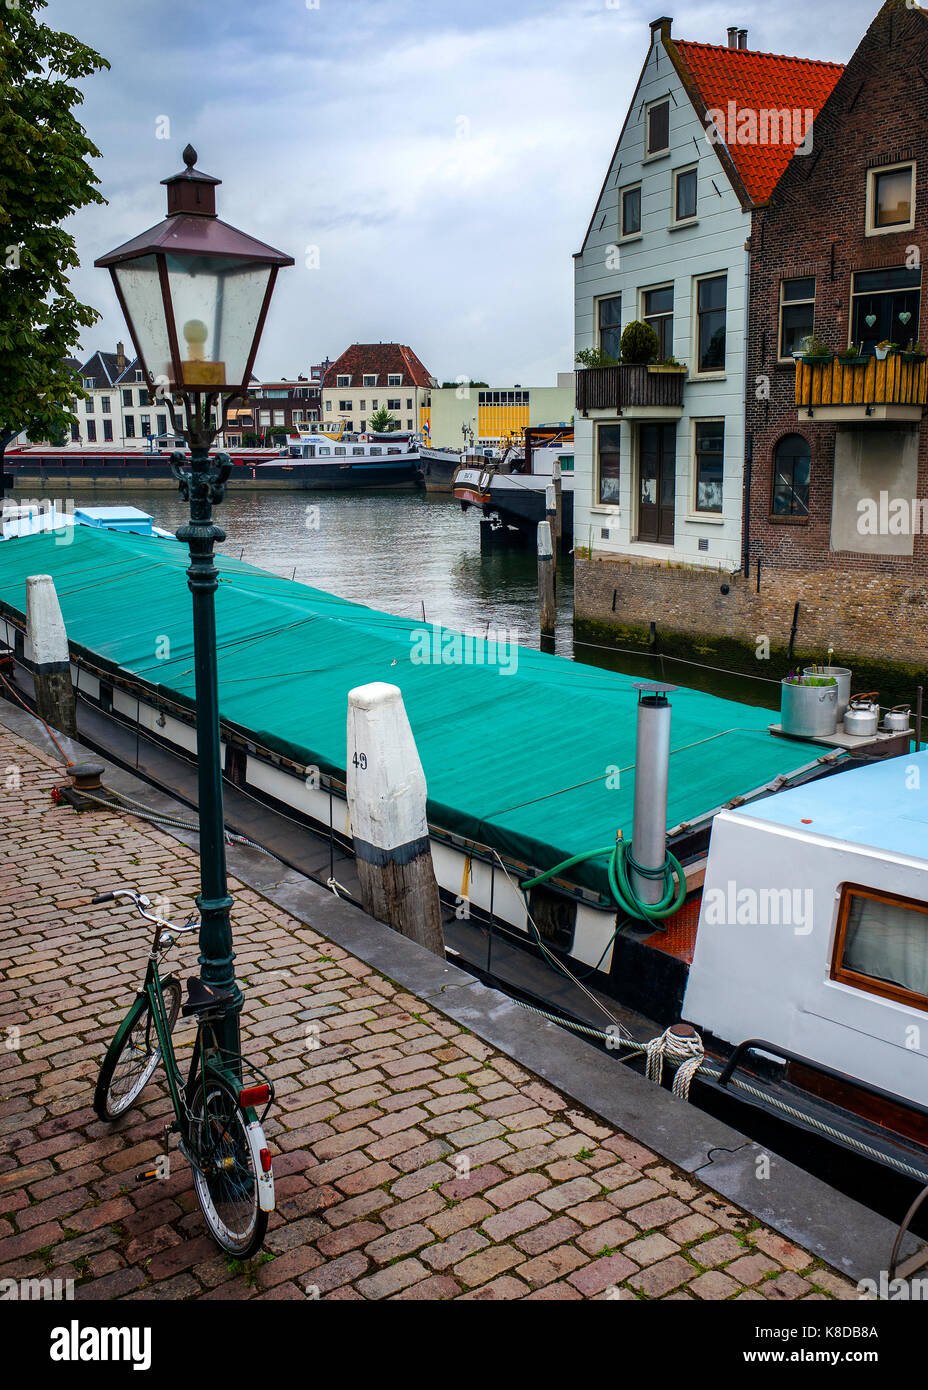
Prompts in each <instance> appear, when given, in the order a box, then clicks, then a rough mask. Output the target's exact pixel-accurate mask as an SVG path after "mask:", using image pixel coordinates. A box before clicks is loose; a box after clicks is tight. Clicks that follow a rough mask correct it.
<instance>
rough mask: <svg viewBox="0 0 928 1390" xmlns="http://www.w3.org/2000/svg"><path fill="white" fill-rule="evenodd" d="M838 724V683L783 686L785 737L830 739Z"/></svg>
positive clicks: (781, 710)
mask: <svg viewBox="0 0 928 1390" xmlns="http://www.w3.org/2000/svg"><path fill="white" fill-rule="evenodd" d="M837 723H838V683H837V681H836V680H832V681H831V684H830V685H794V684H793V683H792V682H791V681H781V683H780V725H781V728H782V729H783V732H784V734H794V735H796V736H797V737H799V738H821V737H823V736H825V737H827V736H829V735H831V734H833V733H834V732H835V729H836V728H837Z"/></svg>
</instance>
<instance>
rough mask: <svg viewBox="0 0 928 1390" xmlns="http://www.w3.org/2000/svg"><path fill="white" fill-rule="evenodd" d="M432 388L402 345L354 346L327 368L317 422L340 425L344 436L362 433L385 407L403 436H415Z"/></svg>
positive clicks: (426, 373)
mask: <svg viewBox="0 0 928 1390" xmlns="http://www.w3.org/2000/svg"><path fill="white" fill-rule="evenodd" d="M436 384H437V383H436V381H435V378H434V377H433V376H432V375H431V373H430V372H429V371H428V369H427V368H426V367H425V366H423V364H422V362H420V360H419V358H418V357H417V356H416V354H415V353H414V352H413V350H412V348H410V347H406V346H405V345H404V344H403V343H354V344H353V345H352V346H351V347H350V348H347V349H346V350H345V352H343V353H342V355H341V357H339V358H337V359H336V360H335V361H334V362H332V363H330V364H329V366H328V368H327V369H326V372H325V376H324V379H323V384H322V419H323V422H324V423H325V424H333V423H335V422H338V421H343V422H344V424H345V428H346V430H349V431H354V432H357V433H360V434H364V433H366V432H367V430H368V428H369V424H370V419H371V417H372V416H373V415H375V414H376V412H377V411H378V410H381V409H383V408H384V407H386V409H387V410H389V411H390V413H391V414H392V416H393V418H394V419H395V420H396V422H397V428H398V429H400V430H403V431H404V432H407V433H415V432H418V431H419V430H420V429H421V428H422V425H423V423H424V419H425V418H426V417H424V416H423V411H424V410H425V409H427V405H428V399H429V395H430V392H431V390H432V388H433V386H435V385H436Z"/></svg>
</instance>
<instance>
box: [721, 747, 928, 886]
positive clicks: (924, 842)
mask: <svg viewBox="0 0 928 1390" xmlns="http://www.w3.org/2000/svg"><path fill="white" fill-rule="evenodd" d="M732 814H735V815H745V816H749V817H750V818H751V819H752V820H759V821H766V822H767V823H768V824H770V825H782V826H787V827H789V828H790V829H794V830H798V831H800V832H803V833H804V832H808V833H809V834H813V835H827V836H829V837H830V838H831V839H834V840H843V841H844V842H845V843H850V844H855V845H866V846H868V847H869V848H872V849H882V850H890V851H891V852H893V853H895V854H905V855H909V856H911V857H912V858H914V859H925V860H928V750H926V751H924V752H922V753H911V754H908V755H904V756H902V757H898V758H884V759H882V760H881V761H880V762H876V763H870V764H869V766H867V767H856V768H852V769H851V770H850V771H848V772H840V773H837V774H836V775H835V776H833V777H822V778H820V779H819V780H818V781H816V782H808V783H806V784H805V785H804V786H800V787H790V788H789V789H788V790H786V791H782V792H776V793H775V794H774V795H773V796H768V797H765V798H764V800H762V801H755V802H752V803H751V804H750V806H745V807H743V808H742V810H741V811H740V812H734V813H732Z"/></svg>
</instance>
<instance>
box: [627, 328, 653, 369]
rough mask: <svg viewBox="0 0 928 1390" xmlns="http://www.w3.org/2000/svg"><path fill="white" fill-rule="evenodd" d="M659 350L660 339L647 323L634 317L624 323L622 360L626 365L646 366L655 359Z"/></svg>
mask: <svg viewBox="0 0 928 1390" xmlns="http://www.w3.org/2000/svg"><path fill="white" fill-rule="evenodd" d="M660 350H661V344H660V339H659V338H658V336H657V334H656V333H655V332H654V329H653V328H652V327H651V325H650V324H649V323H642V322H641V321H640V320H639V319H635V320H633V322H632V323H629V324H626V326H625V331H624V332H623V334H622V361H623V363H624V364H625V365H626V366H630V367H644V366H647V364H648V363H649V362H653V361H654V360H655V358H656V357H657V354H658V353H659V352H660Z"/></svg>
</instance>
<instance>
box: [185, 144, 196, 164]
mask: <svg viewBox="0 0 928 1390" xmlns="http://www.w3.org/2000/svg"><path fill="white" fill-rule="evenodd" d="M182 157H183V161H184V163H185V164H186V166H187V168H188V169H192V168H193V166H194V165H195V164H196V162H197V152H196V150H195V149H194V148H193V146H192V145H188V146H187V148H186V149H185V150H184V153H183V156H182Z"/></svg>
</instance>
